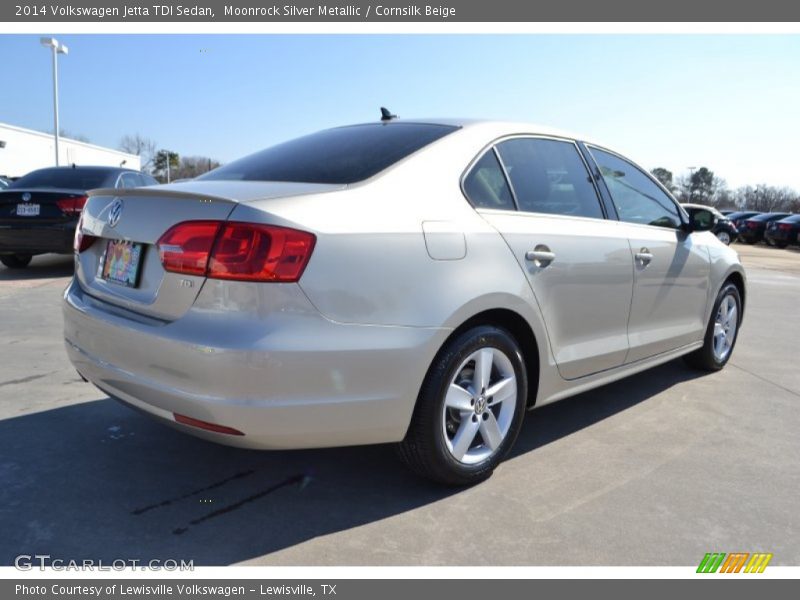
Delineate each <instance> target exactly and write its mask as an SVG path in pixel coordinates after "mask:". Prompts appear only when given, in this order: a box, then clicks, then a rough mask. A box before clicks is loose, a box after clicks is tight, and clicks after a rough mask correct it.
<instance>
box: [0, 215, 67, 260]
mask: <svg viewBox="0 0 800 600" xmlns="http://www.w3.org/2000/svg"><path fill="white" fill-rule="evenodd" d="M76 224H77V221H74V222H69V223H59V224H57V225H0V254H45V253H47V252H55V253H58V254H71V253H72V240H73V237H74V236H75V226H76Z"/></svg>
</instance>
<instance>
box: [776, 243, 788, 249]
mask: <svg viewBox="0 0 800 600" xmlns="http://www.w3.org/2000/svg"><path fill="white" fill-rule="evenodd" d="M775 245H776V246H777V247H778V248H786V246H788V245H789V244H788V243H787V242H775Z"/></svg>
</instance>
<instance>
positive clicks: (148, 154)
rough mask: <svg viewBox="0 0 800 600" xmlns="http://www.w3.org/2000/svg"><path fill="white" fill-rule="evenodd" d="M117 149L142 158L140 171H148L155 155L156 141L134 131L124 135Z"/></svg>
mask: <svg viewBox="0 0 800 600" xmlns="http://www.w3.org/2000/svg"><path fill="white" fill-rule="evenodd" d="M119 149H120V150H122V151H123V152H127V153H128V154H135V155H136V156H138V157H139V158H141V160H142V171H149V170H150V169H151V167H152V166H153V161H154V160H155V156H156V142H155V140H151V139H150V138H147V137H144V136H142V135H139V134H138V133H135V134H133V135H125V136H123V137H122V139H121V140H120V142H119Z"/></svg>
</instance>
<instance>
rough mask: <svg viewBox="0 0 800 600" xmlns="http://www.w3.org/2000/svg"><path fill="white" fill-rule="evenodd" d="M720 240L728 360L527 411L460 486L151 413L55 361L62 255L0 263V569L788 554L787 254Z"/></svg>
mask: <svg viewBox="0 0 800 600" xmlns="http://www.w3.org/2000/svg"><path fill="white" fill-rule="evenodd" d="M734 247H735V248H736V249H737V250H739V251H740V252H741V254H742V257H743V261H744V263H745V265H746V267H747V270H748V277H749V295H748V298H747V307H746V315H745V322H744V327H743V329H742V331H741V335H740V338H739V341H738V343H737V347H736V349H735V351H734V355H733V357H732V359H731V361H730V363H729V364H728V366H727V367H726V368H725V369H724V370H723V371H721V372H719V373H715V374H711V375H708V374H700V373H697V372H695V371H692V370H690V369H688V368H687V367H685V366H684V364H683V362H682V361H680V360H677V361H673V362H671V363H668V364H665V365H663V366H661V367H658V368H656V369H653V370H651V371H648V372H645V373H642V374H639V375H636V376H633V377H630V378H628V379H626V380H623V381H620V382H617V383H614V384H611V385H608V386H605V387H603V388H600V389H597V390H594V391H591V392H588V393H585V394H581V395H580V396H576V397H573V398H570V399H567V400H563V401H561V402H558V403H555V404H552V405H549V406H545V407H543V408H541V409H537V410H535V411H533V412H531V413H529V414H528V416H527V419H526V422H525V425H524V428H523V431H522V434H521V436H520V439H519V441H518V442H517V446H516V448H515V450H514V452H513V456H512V457H511V458H510V459H509V460H508V461H507V462H505V463H504V464H503V465H502V466H501V467H500V468H499V469H498V470H497V471H496V473H495V474H494V476H493V477H492V478H491V479H490V480H488V481H487V482H485V483H482V484H480V485H477V486H475V487H473V488H470V489H464V490H453V489H443V488H441V487H438V486H435V485H433V484H429V483H427V482H425V481H421V480H419V479H417V478H415V477H414V476H413V475H411V474H410V473H408V472H407V471H406V470H405V469H404V468H403V467H402V465H401V464H400V463H399V462H398V461H397V459H396V458H395V457H394V454H393V451H392V448H391V447H389V446H372V447H356V448H341V449H329V450H309V451H291V452H289V451H284V452H257V451H246V450H237V449H232V448H227V447H223V446H218V445H214V444H211V443H208V442H204V441H201V440H198V439H195V438H192V437H190V436H187V435H184V434H181V433H179V432H177V431H174V430H172V429H169V428H167V427H164V426H162V425H160V424H158V423H155V422H153V421H151V420H150V419H148V418H146V417H144V416H142V415H140V414H138V413H136V412H134V411H132V410H130V409H128V408H126V407H124V406H122V405H120V404H118V403H116V402H114V401H112V400H109V399H108V398H106V396H105V395H104V394H103V393H102V392H100V391H99V390H97V389H96V388H94V387H93V386H91V385H89V384H86V383H84V382H82V381H81V379H80V378H79V376H78V375H77V373H76V372H75V371H74V370H73V369H72V368H71V366H70V364H69V362H68V361H67V359H66V356H65V353H64V350H63V342H62V337H61V309H60V300H61V294H62V291H63V289H64V287H65V286H66V284H67V281H68V278H69V277H70V275H71V269H72V263H71V258H69V257H55V256H46V257H37V258H36V259H34V262H33V263H32V265H31V267H30V268H29V269H27V270H26V271H23V272H19V273H18V272H12V271H9V270H7V269H5V268H3V267H0V347H2V355H1V356H0V532H2V535H0V564H4V565H7V564H13V561H14V557H16V556H17V555H19V554H31V555H33V554H37V553H38V554H49V555H51V556H52V557H53V558H63V559H83V558H93V559H102V560H104V561H111V560H114V559H130V558H136V559H141V560H146V559H150V558H161V559H164V558H175V559H185V560H189V559H192V560H194V561H195V564H196V565H227V564H233V563H249V564H281V565H696V564H698V563H699V562H700V560H701V559H702V557H703V555H704V554H705V553H706V552H712V551H717V552H756V551H762V552H771V553H773V554H774V558H773V559H772V563H771V564H772V565H797V564H800V514H799V513H800V511H798V506H799V504H798V491H799V490H800V435H798V431H800V410H798V402H800V361H798V352H797V349H798V345H799V344H800V319H799V318H798V315H797V308H798V307H799V306H800V301H799V300H798V298H800V251H798V250H792V249H788V250H777V249H773V248H767V247H764V246H756V247H751V246H742V245H736V246H734Z"/></svg>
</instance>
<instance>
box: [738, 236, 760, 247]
mask: <svg viewBox="0 0 800 600" xmlns="http://www.w3.org/2000/svg"><path fill="white" fill-rule="evenodd" d="M741 241H742V242H744V243H745V244H750V245H751V246H752V245H753V244H755V243H756V242H758V240H756V239H753V238H741Z"/></svg>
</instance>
